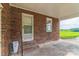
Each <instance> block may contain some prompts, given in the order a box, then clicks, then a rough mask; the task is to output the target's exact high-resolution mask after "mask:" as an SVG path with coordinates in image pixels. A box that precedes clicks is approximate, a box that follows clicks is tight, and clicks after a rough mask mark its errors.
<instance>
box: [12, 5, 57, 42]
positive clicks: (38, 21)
mask: <svg viewBox="0 0 79 59" xmlns="http://www.w3.org/2000/svg"><path fill="white" fill-rule="evenodd" d="M11 11H12V12H11V13H12V19H11V20H13V21H15V24H16V25H15V27H14V29H15V30H14V34H13V35H12V36H14V40H19V39H21V38H22V35H21V33H22V30H21V29H22V27H21V25H22V23H21V21H22V13H27V14H32V15H34V40H35V41H36V42H37V43H43V42H46V41H47V40H57V39H59V20H58V19H57V18H55V17H50V18H52V20H53V32H52V33H47V32H46V17H49V16H46V15H42V14H39V13H35V12H32V11H28V10H24V9H20V8H16V7H11ZM12 33H13V32H12Z"/></svg>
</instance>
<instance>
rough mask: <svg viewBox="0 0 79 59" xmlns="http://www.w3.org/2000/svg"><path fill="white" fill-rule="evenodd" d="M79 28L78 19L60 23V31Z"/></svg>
mask: <svg viewBox="0 0 79 59" xmlns="http://www.w3.org/2000/svg"><path fill="white" fill-rule="evenodd" d="M71 28H79V17H76V18H71V19H65V20H62V21H60V29H71Z"/></svg>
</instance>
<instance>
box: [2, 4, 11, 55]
mask: <svg viewBox="0 0 79 59" xmlns="http://www.w3.org/2000/svg"><path fill="white" fill-rule="evenodd" d="M2 6H3V9H2V14H1V35H2V37H1V45H2V46H1V55H3V56H7V55H9V43H10V6H9V4H7V3H3V4H2Z"/></svg>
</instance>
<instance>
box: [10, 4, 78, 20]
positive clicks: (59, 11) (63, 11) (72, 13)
mask: <svg viewBox="0 0 79 59" xmlns="http://www.w3.org/2000/svg"><path fill="white" fill-rule="evenodd" d="M10 5H12V6H15V7H19V8H23V9H26V10H30V11H34V12H37V13H41V14H45V15H48V16H52V17H58V18H59V19H66V18H72V17H78V16H79V3H12V4H10Z"/></svg>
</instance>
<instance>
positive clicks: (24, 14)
mask: <svg viewBox="0 0 79 59" xmlns="http://www.w3.org/2000/svg"><path fill="white" fill-rule="evenodd" d="M23 16H30V17H32V40H34V15H31V14H27V13H22V19H23ZM22 22H23V21H22ZM22 27H23V24H22ZM22 32H23V29H22ZM22 40H23V33H22ZM22 42H23V41H22Z"/></svg>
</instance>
